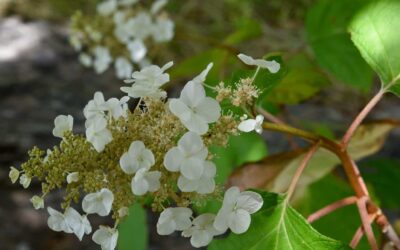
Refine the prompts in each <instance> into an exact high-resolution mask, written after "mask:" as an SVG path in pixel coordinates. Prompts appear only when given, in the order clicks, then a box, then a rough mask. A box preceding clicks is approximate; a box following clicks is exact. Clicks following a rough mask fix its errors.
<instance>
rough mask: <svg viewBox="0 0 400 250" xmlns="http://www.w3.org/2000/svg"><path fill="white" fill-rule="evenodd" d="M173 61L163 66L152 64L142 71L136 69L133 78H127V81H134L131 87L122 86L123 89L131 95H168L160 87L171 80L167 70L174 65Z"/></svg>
mask: <svg viewBox="0 0 400 250" xmlns="http://www.w3.org/2000/svg"><path fill="white" fill-rule="evenodd" d="M172 65H173V62H169V63H167V64H165V65H164V66H163V67H162V68H160V67H158V66H156V65H150V66H147V67H145V68H143V69H142V70H141V71H135V72H133V74H132V79H129V80H126V81H125V82H126V83H134V84H133V85H132V86H131V87H121V91H122V92H125V93H127V94H128V95H129V96H130V97H133V98H140V97H153V98H161V97H165V96H166V92H165V91H164V90H161V89H160V87H161V86H162V85H164V84H165V83H167V82H168V81H169V74H168V73H164V71H165V70H167V69H169V68H170V67H172Z"/></svg>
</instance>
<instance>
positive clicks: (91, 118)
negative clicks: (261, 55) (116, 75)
mask: <svg viewBox="0 0 400 250" xmlns="http://www.w3.org/2000/svg"><path fill="white" fill-rule="evenodd" d="M126 2H127V0H126ZM103 11H104V10H103ZM172 65H173V63H172V62H169V63H167V64H165V65H164V66H163V67H161V68H160V67H159V66H156V65H151V66H147V67H145V68H143V69H142V70H140V71H136V72H133V74H132V79H129V80H126V81H125V82H126V83H129V84H131V83H132V85H131V86H130V87H122V88H121V90H122V91H123V92H125V93H127V94H128V95H129V96H124V97H122V98H121V99H117V98H110V99H108V100H105V99H104V96H103V94H102V93H101V92H96V93H95V94H94V98H93V100H90V101H89V102H88V104H87V105H86V106H85V108H84V110H83V113H84V116H85V118H86V122H85V127H86V140H87V141H88V142H89V143H90V144H91V145H92V146H93V150H95V151H97V152H102V151H103V150H104V149H105V147H106V145H107V144H108V143H110V142H111V141H112V140H113V137H112V134H111V131H110V130H109V126H110V124H111V123H112V121H113V120H115V119H121V118H122V119H124V118H125V117H127V115H128V114H127V112H128V104H127V102H128V101H129V99H130V97H133V98H145V97H147V98H156V99H160V98H161V99H162V100H165V98H166V92H165V91H163V90H161V89H160V87H161V86H162V85H164V84H165V83H167V82H169V74H168V73H165V71H166V70H167V69H169V68H170V67H172ZM211 67H212V64H209V65H208V66H207V68H206V69H205V70H204V71H203V72H201V74H200V75H198V76H197V77H195V78H194V79H193V80H191V81H189V82H188V83H187V84H186V85H185V86H184V88H183V89H182V91H181V93H180V97H179V98H172V99H169V100H168V101H167V107H168V108H169V111H170V112H171V113H172V114H173V115H175V116H176V117H177V118H179V121H180V122H181V123H182V125H183V126H184V127H185V128H186V129H187V132H186V133H184V134H183V135H182V136H181V137H180V138H179V140H178V142H177V144H176V146H173V147H172V148H169V149H168V151H167V153H166V154H165V155H164V156H163V158H162V160H163V165H164V167H165V173H166V172H168V171H169V172H174V173H178V174H179V178H178V180H177V187H178V188H179V190H180V191H181V192H186V193H198V194H202V195H203V194H211V193H213V192H214V191H215V188H216V184H215V180H214V177H215V175H216V166H215V164H214V163H213V162H211V161H210V160H209V159H210V154H209V151H208V149H207V147H206V146H205V144H204V142H203V139H202V136H203V135H205V134H207V132H208V131H209V126H210V124H212V123H215V122H216V121H217V120H218V119H219V118H220V116H221V107H220V105H219V103H218V102H217V101H216V100H214V99H213V98H211V97H207V96H206V92H205V89H204V86H203V85H204V81H205V79H206V76H207V74H208V72H209V71H210V69H211ZM259 67H261V66H259ZM262 120H263V119H262V118H261V117H259V116H258V117H256V119H249V120H246V121H243V122H242V123H241V124H240V125H239V129H240V130H242V131H246V132H250V131H252V130H255V131H256V132H259V133H261V132H262V127H261V126H262ZM54 124H55V127H54V129H53V134H54V136H56V137H60V138H63V137H64V136H65V135H66V132H67V131H71V130H72V129H73V118H72V116H70V115H68V116H65V115H61V116H58V117H57V118H56V119H55V121H54ZM51 153H52V152H51V151H50V152H48V153H47V157H49V156H50V155H51ZM45 161H46V160H45ZM155 164H156V158H155V153H153V152H152V151H151V150H150V149H149V148H147V147H146V145H145V144H144V143H143V142H142V141H140V140H135V141H132V142H131V144H130V146H129V149H128V150H127V151H126V152H123V153H122V155H121V156H120V158H119V167H120V168H121V170H122V171H123V172H124V173H125V174H127V175H129V176H131V177H132V181H131V190H132V193H133V194H134V195H135V196H143V195H146V194H147V193H153V192H156V191H158V190H159V189H160V187H161V183H160V179H161V177H162V175H163V173H162V172H161V171H164V169H159V168H158V169H156V170H155V169H152V168H153V166H155ZM19 174H20V172H19V171H18V170H16V169H15V168H12V169H11V171H10V178H11V180H12V181H13V182H16V181H17V180H18V178H19ZM19 179H20V183H21V184H22V185H23V186H24V187H25V188H27V187H28V186H29V184H30V181H31V180H30V178H28V177H27V176H26V175H24V174H23V175H22V176H21V177H20V178H19ZM79 179H80V177H79V172H71V173H67V176H66V181H67V183H73V182H78V181H79ZM105 181H106V180H105ZM31 202H32V204H33V205H34V207H35V208H36V209H40V208H44V201H43V198H42V197H38V196H34V197H32V199H31ZM113 202H114V194H113V192H112V191H111V190H109V189H108V188H102V189H101V190H99V191H98V192H95V193H90V194H87V195H86V196H85V197H84V199H83V202H82V210H83V211H84V214H83V215H81V214H79V212H78V211H76V210H75V209H74V208H72V207H68V208H67V209H65V211H64V213H61V212H58V211H56V210H54V209H53V208H51V207H48V208H47V210H48V213H49V214H50V217H49V219H48V225H49V227H50V228H51V229H53V230H54V231H57V232H61V231H63V232H66V233H74V234H75V235H76V236H77V237H78V238H79V239H80V240H81V239H82V237H83V236H84V235H85V234H90V233H91V232H92V227H91V224H90V222H89V220H88V215H91V214H97V215H99V216H108V215H109V214H110V212H111V210H112V207H113ZM262 205H263V199H262V197H261V196H260V195H259V194H258V193H255V192H251V191H245V192H240V190H239V188H237V187H231V188H230V189H228V190H227V191H226V193H225V196H224V200H223V204H222V207H221V209H220V210H219V212H218V213H217V214H211V213H206V214H200V215H198V216H197V217H195V218H194V217H193V211H192V210H191V209H190V208H188V207H169V208H165V209H164V210H163V211H162V212H161V214H160V217H159V220H158V222H157V232H158V233H159V234H160V235H169V234H171V233H173V232H175V231H182V236H184V237H190V238H191V239H190V242H191V244H192V245H193V246H194V247H203V246H207V245H208V244H209V243H210V242H211V241H212V239H213V237H214V236H217V235H220V234H223V233H225V232H226V231H227V230H228V229H230V230H231V231H232V232H233V233H236V234H241V233H244V232H246V231H247V229H248V228H249V226H250V222H251V216H250V215H251V214H253V213H255V212H257V211H258V210H259V209H260V208H261V207H262ZM118 214H119V216H120V217H124V216H125V215H127V208H123V209H122V208H121V209H119V211H118ZM92 239H93V241H94V242H96V243H97V244H99V245H100V246H101V248H102V249H103V250H113V249H115V247H116V245H117V239H118V231H117V229H116V227H113V228H110V227H108V226H100V228H99V229H98V230H97V231H96V232H94V234H93V236H92Z"/></svg>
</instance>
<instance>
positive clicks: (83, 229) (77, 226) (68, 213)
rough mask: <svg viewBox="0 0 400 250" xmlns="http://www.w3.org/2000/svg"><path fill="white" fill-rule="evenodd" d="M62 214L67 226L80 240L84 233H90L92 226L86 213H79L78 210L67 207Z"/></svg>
mask: <svg viewBox="0 0 400 250" xmlns="http://www.w3.org/2000/svg"><path fill="white" fill-rule="evenodd" d="M64 216H65V221H66V224H67V226H68V227H70V228H71V229H72V231H73V233H74V234H75V235H76V237H78V239H79V240H82V238H83V236H84V235H85V234H90V233H91V232H92V226H91V225H90V222H89V220H88V219H87V217H86V215H80V214H79V213H78V211H76V210H75V209H73V208H72V207H69V208H67V210H65V213H64Z"/></svg>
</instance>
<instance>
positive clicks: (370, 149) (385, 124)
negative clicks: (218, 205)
mask: <svg viewBox="0 0 400 250" xmlns="http://www.w3.org/2000/svg"><path fill="white" fill-rule="evenodd" d="M397 126H398V123H396V122H391V121H377V122H374V123H369V124H364V125H362V126H360V127H359V129H358V130H357V131H356V133H355V134H354V137H353V139H352V141H351V143H350V144H349V147H348V151H349V154H350V156H351V157H352V158H353V159H354V160H359V159H361V158H364V157H366V156H369V155H372V154H374V153H376V152H377V151H379V150H380V149H381V148H382V146H383V144H384V141H385V139H386V137H387V135H388V134H389V132H390V131H391V130H393V129H394V128H395V127H397ZM306 151H307V149H300V150H296V151H292V152H288V153H282V154H278V155H273V156H268V157H266V158H264V159H263V160H262V161H260V162H255V163H249V164H246V165H244V166H242V167H241V168H239V169H237V170H236V171H235V172H234V173H233V174H232V175H231V176H230V178H229V184H230V185H235V186H240V187H242V188H243V189H247V188H266V189H267V190H270V191H274V192H285V191H286V190H287V188H288V186H289V183H290V181H291V180H292V177H293V175H294V173H295V172H296V169H297V168H298V166H299V164H300V162H301V160H302V159H303V157H304V155H305V153H306ZM338 164H340V160H339V158H337V156H336V155H335V154H333V153H331V152H330V151H328V150H326V149H324V148H320V149H318V151H317V152H316V153H315V155H314V156H313V158H312V159H311V161H310V162H309V164H308V166H307V168H306V169H305V170H304V172H303V174H302V176H301V178H300V181H299V183H298V185H297V187H298V188H302V187H306V186H308V185H309V184H311V183H313V182H315V181H317V180H319V179H321V178H322V177H324V176H326V175H327V174H328V173H330V172H331V171H332V170H333V169H334V168H335V167H336V166H337V165H338Z"/></svg>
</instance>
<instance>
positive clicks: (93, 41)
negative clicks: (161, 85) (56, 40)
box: [70, 0, 175, 79]
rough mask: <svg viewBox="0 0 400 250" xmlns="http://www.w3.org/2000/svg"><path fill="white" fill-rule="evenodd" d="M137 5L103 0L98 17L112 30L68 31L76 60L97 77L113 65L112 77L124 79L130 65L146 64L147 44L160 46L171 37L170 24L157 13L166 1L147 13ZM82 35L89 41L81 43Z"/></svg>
mask: <svg viewBox="0 0 400 250" xmlns="http://www.w3.org/2000/svg"><path fill="white" fill-rule="evenodd" d="M138 2H139V1H138V0H105V1H103V2H101V3H99V4H98V6H97V12H98V14H99V16H100V17H101V18H103V19H106V20H108V21H109V22H110V23H111V24H112V26H113V27H114V28H113V30H112V32H111V34H104V33H107V32H104V31H102V30H101V27H99V28H97V29H96V30H95V29H94V28H92V27H91V26H90V25H87V26H85V27H84V28H83V29H84V30H83V31H77V30H74V31H73V32H72V34H71V37H70V40H71V44H72V46H73V47H74V48H75V49H76V50H77V51H80V52H81V54H80V56H79V60H80V62H81V63H82V64H83V65H84V66H86V67H93V68H94V69H95V71H96V73H98V74H101V73H103V72H105V71H106V70H107V69H108V68H109V67H110V65H111V64H112V63H113V62H114V66H115V70H116V76H117V77H118V78H119V79H126V78H129V77H130V75H131V74H132V72H133V71H134V64H136V65H138V66H140V67H144V66H146V65H148V64H149V59H148V58H147V57H146V56H147V51H148V49H147V47H148V44H149V43H150V42H151V43H163V42H168V41H170V40H171V39H172V38H173V36H174V26H175V25H174V22H173V21H172V20H171V19H169V18H168V17H167V15H165V13H162V11H161V10H162V9H163V7H164V6H165V5H166V4H167V0H156V1H154V3H153V4H152V6H151V8H150V10H149V11H147V10H144V9H143V8H141V7H140V6H138V5H140V4H139V3H138ZM132 10H134V11H132ZM132 13H134V15H133V16H132ZM83 33H85V34H87V36H88V39H89V40H90V41H89V42H88V41H82V40H83V39H82V36H83V35H82V34H83ZM110 35H111V36H113V41H114V43H113V45H110V42H109V41H110V38H109V37H106V36H110ZM86 43H90V48H85V50H83V49H84V47H85V46H87V44H86ZM110 46H112V47H113V49H112V48H111V47H110ZM116 47H117V48H118V49H117V50H115V48H116Z"/></svg>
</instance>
